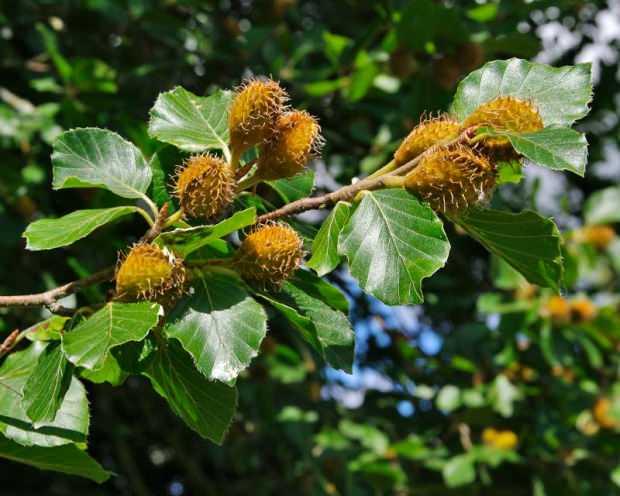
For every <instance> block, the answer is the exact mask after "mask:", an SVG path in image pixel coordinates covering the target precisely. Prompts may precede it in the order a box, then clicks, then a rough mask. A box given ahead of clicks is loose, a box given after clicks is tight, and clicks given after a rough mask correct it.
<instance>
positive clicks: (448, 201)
mask: <svg viewBox="0 0 620 496" xmlns="http://www.w3.org/2000/svg"><path fill="white" fill-rule="evenodd" d="M404 186H405V188H407V189H408V190H409V191H410V192H412V193H414V194H415V195H417V196H418V197H420V198H421V199H422V200H425V201H427V202H428V203H429V204H430V206H431V208H432V209H433V210H435V211H438V212H442V213H457V212H460V211H462V210H465V209H467V208H469V207H471V206H473V205H476V204H478V203H481V202H483V201H485V200H486V199H487V198H488V197H489V196H490V194H491V192H492V191H493V188H494V187H495V167H494V166H493V164H491V162H489V160H488V159H487V158H486V157H485V156H484V155H480V154H478V153H476V152H475V151H474V150H472V149H471V148H469V147H467V146H464V145H458V146H451V147H438V148H437V149H436V150H433V151H430V152H429V153H428V154H426V155H424V157H423V158H422V160H421V161H420V163H419V164H418V165H417V167H416V168H415V169H413V171H411V172H410V173H409V175H408V176H407V177H406V178H405V183H404Z"/></svg>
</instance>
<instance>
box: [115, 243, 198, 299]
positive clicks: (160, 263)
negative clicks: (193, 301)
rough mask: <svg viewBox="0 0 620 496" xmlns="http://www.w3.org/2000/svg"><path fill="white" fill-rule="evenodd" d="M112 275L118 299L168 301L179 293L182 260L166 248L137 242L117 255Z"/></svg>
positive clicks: (182, 277)
mask: <svg viewBox="0 0 620 496" xmlns="http://www.w3.org/2000/svg"><path fill="white" fill-rule="evenodd" d="M115 279H116V298H117V299H119V300H126V301H134V300H149V301H156V302H158V303H161V304H168V303H171V302H173V301H175V300H176V299H177V298H178V297H180V296H181V295H182V294H183V292H184V289H185V288H184V287H185V280H186V274H185V267H184V266H183V261H182V260H181V259H180V258H177V257H175V256H174V255H173V254H172V253H171V252H169V251H168V250H167V249H166V248H164V249H162V248H160V247H158V246H156V245H152V244H145V243H141V244H136V245H134V246H133V247H132V248H131V250H130V251H129V253H128V254H127V255H126V256H121V257H120V258H119V262H118V264H117V268H116V277H115Z"/></svg>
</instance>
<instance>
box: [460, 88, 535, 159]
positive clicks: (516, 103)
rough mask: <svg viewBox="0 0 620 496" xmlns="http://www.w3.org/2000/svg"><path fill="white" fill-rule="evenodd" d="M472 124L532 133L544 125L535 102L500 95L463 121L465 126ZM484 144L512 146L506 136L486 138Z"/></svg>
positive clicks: (499, 129)
mask: <svg viewBox="0 0 620 496" xmlns="http://www.w3.org/2000/svg"><path fill="white" fill-rule="evenodd" d="M471 126H483V127H484V126H487V127H490V128H492V129H494V130H496V131H512V132H518V133H531V132H534V131H539V130H541V129H542V128H543V127H544V125H543V121H542V117H541V116H540V113H539V112H538V109H537V108H536V107H535V106H534V104H533V103H531V102H529V101H527V100H522V99H520V98H515V97H513V96H500V97H497V98H495V99H493V100H490V101H488V102H486V103H483V104H482V105H480V106H479V107H478V108H477V109H476V110H474V112H472V113H471V114H470V115H469V117H467V118H466V119H465V121H464V122H463V128H468V127H471ZM483 144H484V146H485V147H488V148H494V147H499V148H503V147H509V148H512V147H511V145H510V141H509V140H508V138H504V137H492V138H485V140H484V141H483Z"/></svg>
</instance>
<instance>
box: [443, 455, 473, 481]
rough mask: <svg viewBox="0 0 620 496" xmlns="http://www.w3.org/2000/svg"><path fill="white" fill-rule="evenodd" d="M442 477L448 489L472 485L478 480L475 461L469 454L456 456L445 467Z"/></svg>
mask: <svg viewBox="0 0 620 496" xmlns="http://www.w3.org/2000/svg"><path fill="white" fill-rule="evenodd" d="M442 475H443V480H444V481H445V483H446V486H448V487H458V486H464V485H465V484H470V483H472V482H474V481H475V480H476V469H475V467H474V461H473V460H472V458H471V456H469V455H468V454H464V455H457V456H454V457H452V458H450V460H448V463H446V464H445V465H444V467H443V470H442Z"/></svg>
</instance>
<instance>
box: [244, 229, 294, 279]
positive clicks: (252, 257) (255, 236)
mask: <svg viewBox="0 0 620 496" xmlns="http://www.w3.org/2000/svg"><path fill="white" fill-rule="evenodd" d="M302 257H303V242H302V240H301V238H300V237H299V235H298V234H297V232H296V231H295V230H294V229H292V228H291V227H289V226H287V225H286V224H281V223H272V224H264V225H262V226H259V227H257V228H256V229H255V230H254V231H253V232H252V233H250V234H249V235H248V236H247V237H246V238H245V239H244V240H243V242H242V243H241V246H240V247H239V249H238V250H237V253H236V255H235V267H236V268H237V269H238V271H239V273H240V274H241V276H242V277H243V278H244V279H245V280H246V281H248V282H251V283H256V284H258V285H260V286H264V287H270V286H271V287H278V286H280V285H281V284H282V283H283V282H284V281H286V280H287V279H288V278H289V277H291V275H293V273H294V272H295V271H296V270H297V268H298V267H299V265H300V264H301V260H302Z"/></svg>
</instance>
